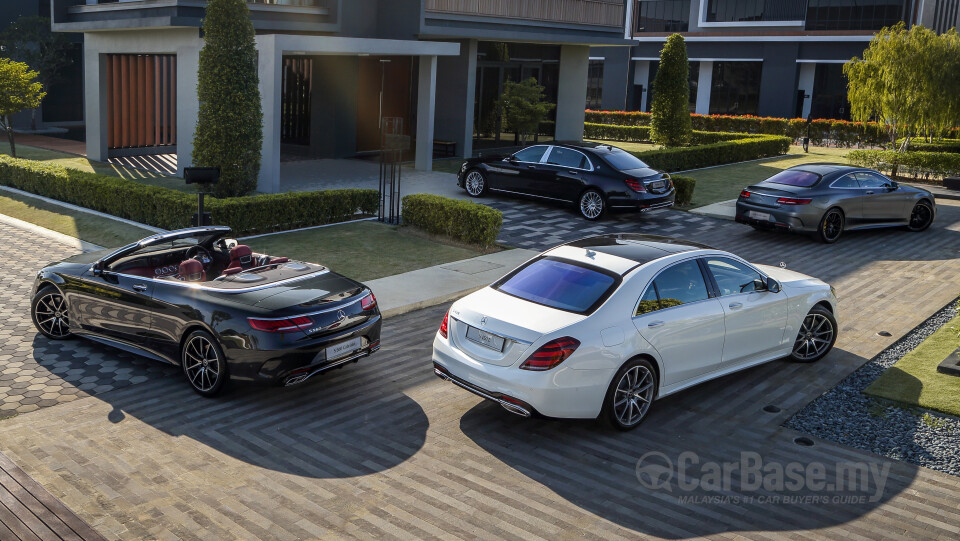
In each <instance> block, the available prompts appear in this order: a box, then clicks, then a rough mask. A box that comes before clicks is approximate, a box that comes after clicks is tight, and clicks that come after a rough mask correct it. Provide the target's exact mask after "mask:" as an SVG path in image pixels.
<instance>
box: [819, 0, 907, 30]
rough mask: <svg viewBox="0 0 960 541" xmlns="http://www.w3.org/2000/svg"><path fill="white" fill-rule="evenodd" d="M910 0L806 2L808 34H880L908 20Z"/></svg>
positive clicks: (820, 0)
mask: <svg viewBox="0 0 960 541" xmlns="http://www.w3.org/2000/svg"><path fill="white" fill-rule="evenodd" d="M910 5H911V2H910V0H809V5H808V7H807V25H806V29H807V30H880V29H881V28H883V27H885V26H892V25H894V24H897V22H899V21H902V20H903V21H905V20H907V19H908V18H909V17H908V15H909V12H910V9H909V8H910Z"/></svg>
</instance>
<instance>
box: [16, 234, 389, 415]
mask: <svg viewBox="0 0 960 541" xmlns="http://www.w3.org/2000/svg"><path fill="white" fill-rule="evenodd" d="M229 234H230V228H229V227H222V226H214V227H198V228H191V229H182V230H179V231H171V232H169V233H161V234H158V235H154V236H151V237H147V238H145V239H143V240H141V241H139V242H136V243H134V244H130V245H129V246H124V247H123V248H120V249H118V250H105V251H103V252H93V253H87V254H81V255H78V256H75V257H71V258H69V259H66V260H64V261H61V262H59V263H53V264H51V265H48V266H47V267H46V268H44V269H42V270H41V271H40V272H38V273H37V278H36V281H35V283H34V287H33V303H32V306H31V315H32V316H33V322H34V324H35V325H36V327H37V329H38V330H39V331H40V332H41V333H42V334H43V335H44V336H46V337H47V338H51V339H54V340H62V339H65V338H69V337H71V336H75V335H76V336H83V337H86V338H90V339H92V340H95V341H98V342H102V343H105V344H108V345H111V346H115V347H118V348H120V349H123V350H126V351H130V352H133V353H137V354H140V355H143V356H146V357H150V358H153V359H157V360H161V361H165V362H168V363H172V364H176V365H180V366H181V367H182V368H183V373H184V375H185V376H186V378H187V381H188V382H189V383H190V385H191V386H192V387H193V389H194V390H195V391H196V392H198V393H200V394H202V395H204V396H213V395H215V394H217V393H218V392H219V391H220V390H221V389H223V386H224V384H226V383H227V381H229V380H231V379H233V380H243V381H263V382H278V383H281V384H284V385H294V384H297V383H302V382H304V381H306V380H307V378H309V377H310V376H313V375H314V374H317V373H320V372H323V371H325V370H329V369H331V368H335V367H338V366H342V365H344V364H345V363H348V362H350V361H357V360H359V359H360V358H361V357H365V356H367V355H370V354H371V353H373V352H374V351H377V350H378V349H380V325H381V318H380V310H379V309H378V307H377V299H376V297H375V296H374V295H373V292H372V291H370V289H368V288H367V287H366V286H364V285H363V284H360V283H358V282H355V281H353V280H350V279H349V278H346V277H344V276H340V275H338V274H336V273H335V272H332V271H330V270H329V269H327V268H326V267H323V266H321V265H317V264H314V263H304V262H300V261H291V260H289V259H287V258H285V257H273V256H268V255H262V254H255V253H253V252H252V251H251V249H250V248H249V247H247V246H245V245H242V244H237V241H236V240H233V239H230V238H227V237H228V236H229Z"/></svg>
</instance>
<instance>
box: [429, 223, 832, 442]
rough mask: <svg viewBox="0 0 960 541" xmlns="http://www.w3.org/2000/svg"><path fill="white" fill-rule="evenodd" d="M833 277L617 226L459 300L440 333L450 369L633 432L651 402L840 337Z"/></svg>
mask: <svg viewBox="0 0 960 541" xmlns="http://www.w3.org/2000/svg"><path fill="white" fill-rule="evenodd" d="M836 310H837V299H836V296H835V295H834V292H833V288H831V287H830V286H829V285H827V284H825V283H824V282H821V281H820V280H817V279H815V278H811V277H809V276H806V275H803V274H799V273H796V272H792V271H788V270H785V269H782V268H778V267H768V266H765V265H753V264H750V263H747V262H746V261H744V260H743V259H741V258H739V257H737V256H735V255H733V254H730V253H727V252H722V251H719V250H714V249H711V248H709V247H707V246H703V245H699V244H695V243H691V242H685V241H678V240H673V239H670V238H667V237H655V236H648V235H632V234H620V235H604V236H597V237H591V238H587V239H583V240H580V241H576V242H573V243H570V244H565V245H563V246H559V247H556V248H553V249H551V250H548V251H546V252H544V253H542V254H540V255H539V256H537V257H535V258H533V259H531V260H530V261H528V262H526V263H524V264H523V265H521V266H520V267H518V268H517V269H515V270H514V271H512V272H511V273H510V274H508V275H506V276H504V277H503V278H501V279H500V280H499V281H497V282H496V283H494V284H492V285H491V286H489V287H486V288H484V289H482V290H480V291H477V292H476V293H473V294H471V295H468V296H466V297H464V298H463V299H460V300H459V301H457V302H455V303H454V304H453V305H452V306H451V307H450V310H449V311H448V312H447V314H446V315H445V316H444V318H443V323H442V324H441V325H440V330H439V332H438V333H437V335H436V338H435V339H434V342H433V365H434V371H435V372H436V374H437V376H439V377H440V378H442V379H444V380H447V381H450V382H453V383H455V384H457V385H459V386H460V387H462V388H464V389H466V390H468V391H470V392H473V393H475V394H477V395H479V396H482V397H483V398H486V399H489V400H493V401H496V402H498V403H499V404H501V405H502V406H503V407H504V408H506V409H507V410H508V411H510V412H513V413H517V414H519V415H523V416H529V415H531V414H533V413H539V414H541V415H544V416H548V417H565V418H580V419H588V418H598V417H599V418H600V419H601V420H604V421H606V422H608V423H609V424H611V425H612V426H614V427H617V428H620V429H623V430H626V429H630V428H634V427H636V426H637V425H638V424H640V422H641V421H642V420H643V419H644V418H645V417H646V415H647V412H648V411H649V409H650V405H651V403H652V402H653V401H654V400H655V399H657V398H661V397H664V396H667V395H669V394H672V393H675V392H677V391H680V390H682V389H685V388H687V387H690V386H692V385H696V384H698V383H701V382H704V381H707V380H710V379H713V378H717V377H720V376H723V375H726V374H730V373H732V372H736V371H737V370H743V369H745V368H749V367H751V366H756V365H758V364H761V363H765V362H768V361H771V360H774V359H779V358H782V357H789V358H790V359H792V360H794V361H799V362H813V361H817V360H819V359H821V358H823V356H824V355H826V354H827V353H828V352H829V351H830V349H831V348H832V347H833V344H834V342H835V341H836V339H837V330H838V326H837V320H836V317H835V314H836Z"/></svg>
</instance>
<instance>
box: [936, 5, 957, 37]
mask: <svg viewBox="0 0 960 541" xmlns="http://www.w3.org/2000/svg"><path fill="white" fill-rule="evenodd" d="M958 10H960V0H937V1H936V4H934V6H933V30H934V31H936V32H937V33H938V34H942V33H944V32H946V31H947V30H950V29H951V28H953V27H954V26H955V25H956V22H957V12H958Z"/></svg>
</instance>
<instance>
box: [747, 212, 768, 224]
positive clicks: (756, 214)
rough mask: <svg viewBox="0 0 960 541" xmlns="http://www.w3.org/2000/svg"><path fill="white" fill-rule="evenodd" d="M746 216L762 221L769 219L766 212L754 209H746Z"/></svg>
mask: <svg viewBox="0 0 960 541" xmlns="http://www.w3.org/2000/svg"><path fill="white" fill-rule="evenodd" d="M747 216H749V217H751V218H753V219H754V220H762V221H764V222H769V221H770V215H769V214H767V213H766V212H757V211H755V210H748V211H747Z"/></svg>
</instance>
